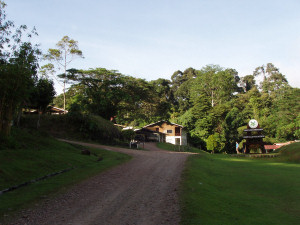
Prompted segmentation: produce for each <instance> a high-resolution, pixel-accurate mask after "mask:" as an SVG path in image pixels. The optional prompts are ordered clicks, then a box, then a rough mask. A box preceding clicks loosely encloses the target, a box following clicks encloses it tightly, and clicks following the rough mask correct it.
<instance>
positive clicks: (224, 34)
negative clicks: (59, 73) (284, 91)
mask: <svg viewBox="0 0 300 225" xmlns="http://www.w3.org/2000/svg"><path fill="white" fill-rule="evenodd" d="M5 2H6V3H7V9H6V12H7V15H8V18H9V19H10V20H13V21H14V22H15V23H16V24H18V25H20V24H26V25H28V26H29V27H33V26H35V27H36V28H37V31H38V33H39V36H38V37H37V38H36V41H37V42H38V43H41V48H42V49H43V50H45V51H46V50H47V49H48V48H53V47H55V44H56V43H57V42H58V41H59V40H60V39H61V38H62V37H63V36H64V35H68V36H69V37H71V38H73V39H75V40H77V41H78V43H79V48H80V49H81V50H82V51H83V54H84V56H85V59H78V60H76V61H74V62H73V63H72V64H71V65H70V67H74V68H78V69H88V68H96V67H104V68H107V69H116V70H119V71H120V72H121V73H123V74H126V75H131V76H134V77H139V78H145V79H146V80H154V79H158V78H167V79H170V78H171V75H172V74H173V72H175V71H176V70H182V71H183V70H185V69H186V68H188V67H193V68H195V69H201V68H202V67H203V66H205V65H207V64H218V65H220V66H222V67H225V68H234V69H236V70H237V71H238V72H239V75H240V76H245V75H248V74H252V72H253V70H254V69H255V68H256V67H258V66H261V65H263V64H267V63H269V62H271V63H273V64H274V65H275V66H276V67H278V68H279V69H280V71H281V72H282V73H283V74H284V75H286V77H287V79H288V81H289V83H290V85H291V86H293V87H300V76H299V74H300V13H299V12H300V1H299V0H251V1H250V0H247V1H243V0H223V1H222V0H198V1H196V0H182V1H180V0H172V1H170V0H151V1H150V0H149V1H143V0H126V1H121V0H109V1H108V0H105V1H104V0H85V1H82V0H80V1H79V0H26V1H24V0H6V1H5ZM58 92H59V90H58Z"/></svg>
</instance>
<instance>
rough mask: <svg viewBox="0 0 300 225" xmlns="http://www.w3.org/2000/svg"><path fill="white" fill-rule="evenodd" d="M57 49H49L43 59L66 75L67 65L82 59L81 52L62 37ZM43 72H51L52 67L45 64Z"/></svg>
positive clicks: (76, 44) (75, 43)
mask: <svg viewBox="0 0 300 225" xmlns="http://www.w3.org/2000/svg"><path fill="white" fill-rule="evenodd" d="M56 47H57V48H49V49H48V53H47V54H45V55H44V58H45V59H47V60H49V61H50V62H55V63H56V65H57V66H58V68H59V69H63V72H64V74H65V75H66V74H67V67H68V65H69V64H70V63H71V62H72V61H73V60H74V59H75V58H76V57H77V58H78V57H79V58H83V55H82V51H81V50H79V48H78V42H77V41H75V40H73V39H70V38H69V37H68V36H64V37H63V38H62V39H61V40H60V41H59V42H58V43H57V44H56ZM43 69H45V70H51V72H53V70H54V67H53V65H52V66H51V64H47V65H46V66H44V67H43ZM66 82H67V79H66V76H65V78H64V79H63V96H64V110H65V109H66Z"/></svg>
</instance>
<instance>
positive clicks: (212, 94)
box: [54, 63, 300, 151]
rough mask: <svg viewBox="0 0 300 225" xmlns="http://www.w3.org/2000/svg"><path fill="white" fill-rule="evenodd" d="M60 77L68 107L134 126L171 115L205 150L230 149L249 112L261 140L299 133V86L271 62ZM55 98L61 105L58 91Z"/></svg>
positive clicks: (77, 73) (73, 71)
mask: <svg viewBox="0 0 300 225" xmlns="http://www.w3.org/2000/svg"><path fill="white" fill-rule="evenodd" d="M64 78H67V80H68V82H70V83H72V86H71V87H70V88H69V90H68V91H67V92H66V102H67V105H66V107H67V109H68V110H70V111H71V112H72V111H78V112H81V113H92V114H97V115H100V116H102V117H103V118H105V119H107V120H109V119H113V120H114V121H115V122H116V123H119V124H124V125H131V126H134V127H141V126H144V125H146V124H148V123H151V122H156V121H159V120H170V121H172V122H175V123H179V124H181V125H183V126H185V127H186V128H187V130H188V132H189V143H191V144H193V145H196V146H201V147H202V148H207V149H208V150H210V149H211V150H212V149H219V151H230V150H231V149H234V143H235V142H236V141H239V142H240V141H242V136H243V130H244V129H245V128H246V125H247V123H248V121H249V120H250V119H252V118H254V119H256V120H258V121H259V123H260V126H261V127H263V128H264V132H265V135H266V138H265V141H266V142H270V143H274V142H280V141H288V140H295V139H299V136H300V131H299V125H300V114H299V112H300V89H299V88H292V87H291V86H290V85H289V83H288V81H287V80H286V78H285V76H284V75H283V74H282V73H280V71H279V69H278V68H276V67H275V66H274V65H273V64H272V63H268V64H267V65H262V66H259V67H257V68H256V69H254V72H253V74H251V75H247V76H244V77H239V76H238V73H237V71H236V70H235V69H232V68H222V67H220V66H218V65H207V66H205V67H203V68H202V69H200V70H196V69H194V68H188V69H186V70H184V71H183V72H182V71H180V70H178V71H176V72H174V73H173V75H172V77H171V80H168V79H162V78H160V79H157V80H153V81H146V80H144V79H139V78H134V77H131V76H126V75H123V74H121V73H119V72H118V71H115V70H113V71H112V70H107V69H104V68H95V69H90V70H76V69H70V70H68V71H67V74H66V76H64ZM259 80H260V82H259ZM54 104H55V105H56V106H58V107H62V106H63V96H62V95H59V96H57V97H56V98H55V99H54ZM211 143H214V145H215V146H210V145H211Z"/></svg>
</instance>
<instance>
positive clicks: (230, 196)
mask: <svg viewBox="0 0 300 225" xmlns="http://www.w3.org/2000/svg"><path fill="white" fill-rule="evenodd" d="M299 144H300V143H297V147H295V145H291V147H292V148H293V149H297V152H298V153H299V151H300V148H299V147H300V146H299ZM293 151H295V150H293ZM284 157H286V156H284ZM283 159H286V158H283ZM181 208H182V222H181V223H182V224H188V225H191V224H205V225H206V224H222V225H224V224H230V225H232V224H239V225H240V224H243V225H246V224H251V225H253V224H272V225H273V224H280V225H282V224H285V225H288V224H299V221H300V164H299V163H291V162H284V161H283V160H282V158H280V157H279V158H272V159H252V158H251V159H249V158H236V157H232V156H229V155H210V154H199V155H196V156H191V157H189V159H188V161H187V164H186V169H185V171H184V174H183V182H182V186H181Z"/></svg>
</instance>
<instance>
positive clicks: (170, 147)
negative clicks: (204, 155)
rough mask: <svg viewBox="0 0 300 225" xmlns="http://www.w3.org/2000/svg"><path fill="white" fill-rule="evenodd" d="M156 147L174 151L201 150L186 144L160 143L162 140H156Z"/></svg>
mask: <svg viewBox="0 0 300 225" xmlns="http://www.w3.org/2000/svg"><path fill="white" fill-rule="evenodd" d="M156 145H157V147H158V148H161V149H164V150H167V151H175V152H195V153H199V152H203V151H201V150H200V149H198V148H194V147H191V146H187V145H173V144H170V143H162V142H158V143H157V144H156Z"/></svg>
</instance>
